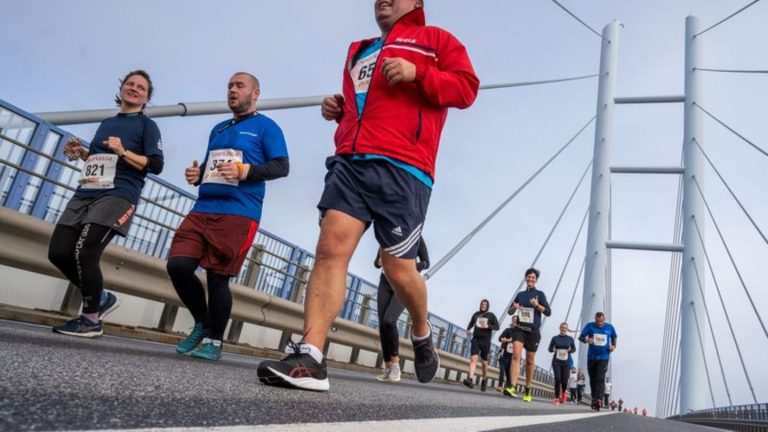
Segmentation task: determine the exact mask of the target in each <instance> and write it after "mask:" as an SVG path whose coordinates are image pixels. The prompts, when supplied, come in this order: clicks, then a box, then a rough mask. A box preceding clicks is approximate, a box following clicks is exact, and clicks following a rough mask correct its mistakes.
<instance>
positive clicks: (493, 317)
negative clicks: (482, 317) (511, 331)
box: [488, 312, 500, 331]
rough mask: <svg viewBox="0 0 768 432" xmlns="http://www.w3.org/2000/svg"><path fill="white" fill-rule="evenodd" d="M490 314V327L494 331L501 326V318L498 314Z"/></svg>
mask: <svg viewBox="0 0 768 432" xmlns="http://www.w3.org/2000/svg"><path fill="white" fill-rule="evenodd" d="M488 315H489V318H488V328H490V329H491V330H494V331H495V330H498V329H499V327H500V326H499V320H498V319H497V318H496V314H494V313H490V312H489V313H488Z"/></svg>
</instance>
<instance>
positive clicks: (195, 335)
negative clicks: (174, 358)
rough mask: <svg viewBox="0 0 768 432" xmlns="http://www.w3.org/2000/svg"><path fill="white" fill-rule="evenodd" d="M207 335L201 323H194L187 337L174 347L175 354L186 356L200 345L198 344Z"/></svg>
mask: <svg viewBox="0 0 768 432" xmlns="http://www.w3.org/2000/svg"><path fill="white" fill-rule="evenodd" d="M207 335H208V332H207V331H206V330H205V329H204V328H203V323H195V326H194V327H192V331H191V332H190V333H189V336H187V338H186V339H184V340H183V341H181V342H179V344H178V345H176V352H177V353H179V354H186V353H188V352H190V351H192V350H193V349H195V348H196V347H197V346H198V345H200V342H202V341H203V339H204V338H205V337H206V336H207Z"/></svg>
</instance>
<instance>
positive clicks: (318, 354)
mask: <svg viewBox="0 0 768 432" xmlns="http://www.w3.org/2000/svg"><path fill="white" fill-rule="evenodd" d="M299 349H300V350H301V352H302V353H303V354H309V355H310V356H312V358H313V359H315V361H316V362H318V363H322V362H323V352H322V351H320V350H319V349H317V347H316V346H314V345H312V344H308V343H306V342H302V343H300V344H299Z"/></svg>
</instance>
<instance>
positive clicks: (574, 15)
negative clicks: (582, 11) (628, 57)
mask: <svg viewBox="0 0 768 432" xmlns="http://www.w3.org/2000/svg"><path fill="white" fill-rule="evenodd" d="M552 3H554V4H556V5H558V6H560V9H562V10H564V11H565V12H566V13H567V14H568V15H570V16H572V17H573V19H575V20H576V21H578V22H580V23H581V25H583V26H584V27H586V28H588V29H589V31H591V32H592V33H594V34H596V35H597V37H599V38H600V39H602V38H603V35H601V34H600V33H598V32H597V30H595V29H593V28H592V27H590V26H589V24H587V23H585V22H584V21H582V20H581V19H580V18H579V17H577V16H576V14H574V13H573V12H571V11H569V10H568V8H566V7H565V6H563V5H562V4H560V2H559V1H557V0H552Z"/></svg>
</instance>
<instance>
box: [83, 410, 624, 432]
mask: <svg viewBox="0 0 768 432" xmlns="http://www.w3.org/2000/svg"><path fill="white" fill-rule="evenodd" d="M610 414H612V413H610V412H604V413H584V414H549V415H524V416H499V417H452V418H431V419H422V420H384V421H361V422H335V423H295V424H272V425H245V426H215V427H191V428H181V427H179V428H177V427H174V428H149V429H100V430H98V431H91V432H323V431H329V432H330V431H332V432H360V431H365V432H392V431H419V432H480V431H489V430H494V429H503V428H511V427H520V426H532V425H543V424H549V423H561V422H567V421H574V420H584V419H588V418H592V417H597V416H603V415H610Z"/></svg>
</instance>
